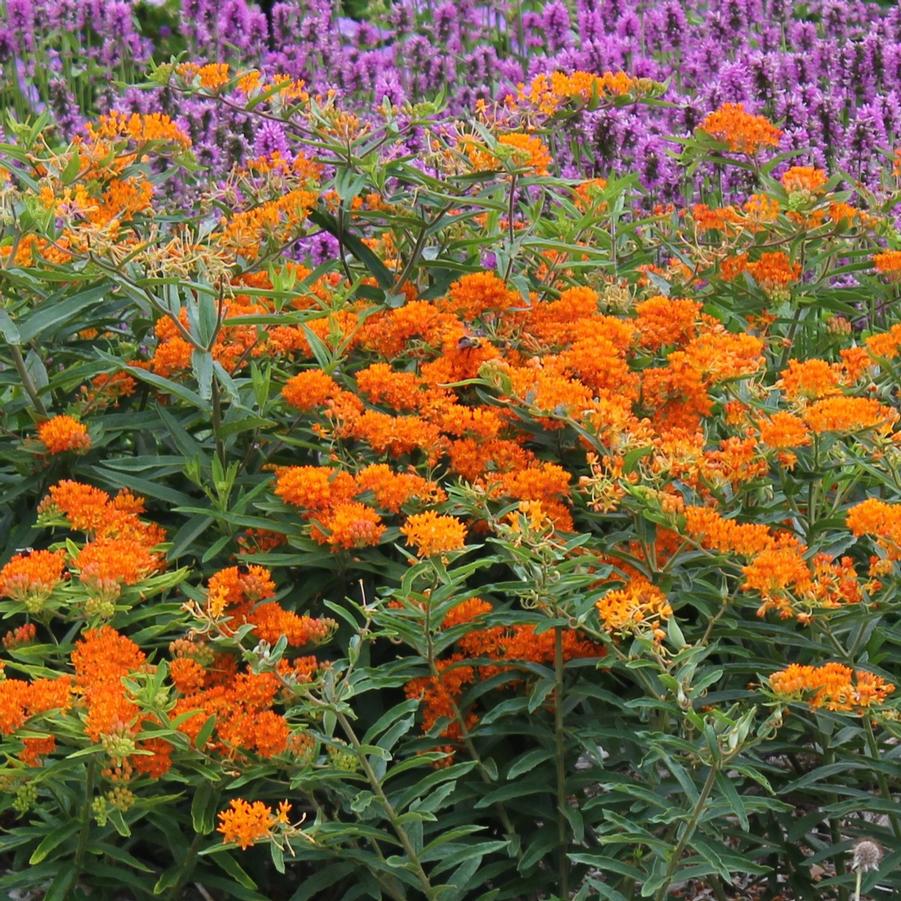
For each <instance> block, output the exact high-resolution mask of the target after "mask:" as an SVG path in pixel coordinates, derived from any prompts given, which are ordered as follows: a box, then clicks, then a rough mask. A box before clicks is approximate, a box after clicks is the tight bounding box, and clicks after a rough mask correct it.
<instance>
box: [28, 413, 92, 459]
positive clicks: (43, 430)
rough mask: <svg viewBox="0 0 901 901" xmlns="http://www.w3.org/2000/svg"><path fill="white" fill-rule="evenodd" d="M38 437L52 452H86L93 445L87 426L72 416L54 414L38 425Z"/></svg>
mask: <svg viewBox="0 0 901 901" xmlns="http://www.w3.org/2000/svg"><path fill="white" fill-rule="evenodd" d="M38 438H40V439H41V441H42V442H43V443H44V446H45V447H46V448H47V450H48V451H49V452H50V453H51V454H61V453H64V452H65V451H76V452H78V453H84V452H85V451H86V450H88V449H89V448H90V446H91V438H90V436H89V435H88V430H87V428H85V426H84V424H83V423H81V422H79V421H78V420H77V419H74V418H73V417H72V416H54V417H53V418H52V419H48V420H47V421H46V422H42V423H41V424H40V425H39V426H38Z"/></svg>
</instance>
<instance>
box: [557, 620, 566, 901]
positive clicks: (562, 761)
mask: <svg viewBox="0 0 901 901" xmlns="http://www.w3.org/2000/svg"><path fill="white" fill-rule="evenodd" d="M554 744H555V755H554V756H555V760H556V764H557V843H558V845H559V854H560V859H559V878H560V893H561V895H562V896H563V898H568V897H569V858H568V857H567V856H566V852H567V849H568V847H569V836H568V834H567V833H568V829H567V819H566V746H565V744H564V735H563V630H562V629H561V628H560V626H557V627H556V628H555V629H554Z"/></svg>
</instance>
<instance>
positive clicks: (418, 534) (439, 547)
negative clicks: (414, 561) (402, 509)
mask: <svg viewBox="0 0 901 901" xmlns="http://www.w3.org/2000/svg"><path fill="white" fill-rule="evenodd" d="M400 531H401V534H402V535H403V536H404V537H405V538H406V539H407V544H409V545H410V546H411V547H413V548H415V550H416V553H417V554H418V555H419V556H420V557H434V556H436V555H438V554H447V553H450V552H451V551H459V550H460V549H461V548H462V547H463V546H464V544H465V543H466V526H465V525H464V523H462V522H460V520H459V519H457V518H456V517H454V516H441V515H440V514H438V513H435V511H434V510H427V511H426V512H425V513H416V514H414V515H413V516H409V517H407V521H406V522H405V523H404V524H403V526H401V529H400Z"/></svg>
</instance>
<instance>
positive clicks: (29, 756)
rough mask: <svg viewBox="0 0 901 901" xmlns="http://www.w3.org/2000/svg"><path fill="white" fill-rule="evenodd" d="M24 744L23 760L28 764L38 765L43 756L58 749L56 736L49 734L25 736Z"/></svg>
mask: <svg viewBox="0 0 901 901" xmlns="http://www.w3.org/2000/svg"><path fill="white" fill-rule="evenodd" d="M22 744H23V745H24V746H25V747H24V748H23V750H22V762H23V763H25V764H27V765H28V766H38V765H39V764H40V762H41V758H42V757H46V756H47V755H48V754H52V753H53V752H54V751H55V750H56V738H55V737H54V736H53V735H47V736H45V737H42V738H24V739H22Z"/></svg>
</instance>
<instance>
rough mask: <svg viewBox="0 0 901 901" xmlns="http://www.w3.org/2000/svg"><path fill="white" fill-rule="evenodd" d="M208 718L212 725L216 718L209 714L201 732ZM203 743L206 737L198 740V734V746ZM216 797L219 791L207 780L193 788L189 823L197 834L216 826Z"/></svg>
mask: <svg viewBox="0 0 901 901" xmlns="http://www.w3.org/2000/svg"><path fill="white" fill-rule="evenodd" d="M210 720H212V721H213V725H214V726H215V724H216V718H215V716H211V717H210V719H208V720H207V721H206V723H205V724H204V726H203V729H201V730H200V731H201V732H203V731H204V729H206V727H207V726H208V725H210ZM212 731H213V730H212V727H211V728H210V730H209V732H210V733H212ZM206 738H209V734H207V736H206ZM205 743H206V739H204V741H203V742H200V736H199V735H198V747H203V745H204V744H205ZM218 798H219V792H218V791H217V790H216V788H215V787H214V786H213V785H212V784H211V783H209V782H201V783H200V785H199V786H197V788H196V789H195V790H194V797H193V798H192V799H191V823H192V824H193V826H194V831H195V832H196V833H198V835H209V834H210V833H211V832H212V831H213V830H214V829H215V828H216V806H217V802H218Z"/></svg>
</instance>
